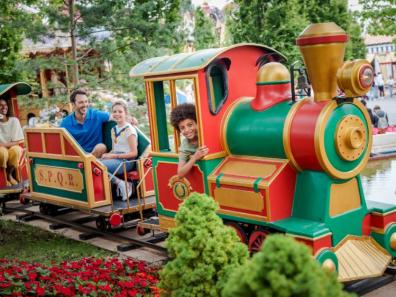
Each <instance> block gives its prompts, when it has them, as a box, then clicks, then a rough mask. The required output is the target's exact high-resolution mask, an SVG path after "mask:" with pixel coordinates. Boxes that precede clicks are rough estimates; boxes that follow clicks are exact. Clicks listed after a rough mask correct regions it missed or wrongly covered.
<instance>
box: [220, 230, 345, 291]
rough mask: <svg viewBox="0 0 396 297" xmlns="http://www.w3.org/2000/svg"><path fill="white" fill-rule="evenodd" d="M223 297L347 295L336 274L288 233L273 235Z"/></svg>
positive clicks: (236, 273) (239, 270) (237, 272)
mask: <svg viewBox="0 0 396 297" xmlns="http://www.w3.org/2000/svg"><path fill="white" fill-rule="evenodd" d="M222 296H223V297H234V296H244V297H255V296H260V297H289V296H290V297H291V296H304V297H321V296H323V297H333V296H334V297H346V296H350V295H349V294H348V293H346V292H343V291H342V288H341V284H340V283H338V282H337V279H336V275H335V274H333V273H328V272H325V271H324V270H323V269H322V268H321V267H320V266H319V265H318V264H317V262H315V261H314V259H313V258H312V256H311V254H310V252H309V249H308V248H307V247H306V246H304V245H302V244H299V243H297V242H296V241H295V240H294V239H292V238H290V237H286V236H284V235H272V236H269V237H268V238H267V239H266V240H265V242H264V245H263V247H262V248H261V250H260V251H259V252H258V253H257V254H255V255H254V256H253V257H252V259H251V260H250V261H249V262H247V263H246V264H245V265H243V266H241V267H239V268H237V269H236V270H235V271H234V272H233V274H232V275H231V277H230V278H229V280H228V283H227V284H226V286H225V288H224V290H223V292H222Z"/></svg>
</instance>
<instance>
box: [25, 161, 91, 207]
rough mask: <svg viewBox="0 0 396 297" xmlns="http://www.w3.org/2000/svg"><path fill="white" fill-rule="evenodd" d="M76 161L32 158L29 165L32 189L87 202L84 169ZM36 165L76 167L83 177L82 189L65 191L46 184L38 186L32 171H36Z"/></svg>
mask: <svg viewBox="0 0 396 297" xmlns="http://www.w3.org/2000/svg"><path fill="white" fill-rule="evenodd" d="M78 163H80V162H75V161H65V160H54V159H43V158H33V162H32V165H31V172H30V175H31V177H32V187H33V191H34V192H37V193H42V194H47V195H54V196H58V197H60V198H62V197H64V198H67V199H72V200H78V201H83V202H88V198H87V189H86V187H85V186H86V181H85V173H84V169H83V168H82V169H80V168H78ZM37 165H45V166H51V167H58V168H67V169H77V170H79V171H80V173H81V175H82V177H83V189H82V192H81V193H77V192H73V191H67V190H62V189H55V188H51V187H46V186H40V185H39V184H38V183H37V181H36V177H35V174H34V172H35V171H36V170H35V169H36V166H37Z"/></svg>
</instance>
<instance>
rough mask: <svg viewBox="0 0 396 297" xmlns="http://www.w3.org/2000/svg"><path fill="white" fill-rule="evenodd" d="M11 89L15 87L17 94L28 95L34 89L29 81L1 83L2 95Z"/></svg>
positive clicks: (0, 93)
mask: <svg viewBox="0 0 396 297" xmlns="http://www.w3.org/2000/svg"><path fill="white" fill-rule="evenodd" d="M11 89H14V90H15V91H16V93H17V95H27V94H29V93H30V92H31V91H32V88H31V87H30V86H29V85H28V84H27V83H23V82H17V83H13V84H4V85H0V96H1V95H3V94H5V93H6V92H8V91H9V90H11Z"/></svg>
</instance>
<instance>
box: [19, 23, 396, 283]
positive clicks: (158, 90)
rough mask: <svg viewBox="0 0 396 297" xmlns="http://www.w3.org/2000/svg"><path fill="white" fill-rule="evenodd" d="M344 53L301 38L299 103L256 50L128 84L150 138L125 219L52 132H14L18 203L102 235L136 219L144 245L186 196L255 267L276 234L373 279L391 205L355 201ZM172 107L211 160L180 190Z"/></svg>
mask: <svg viewBox="0 0 396 297" xmlns="http://www.w3.org/2000/svg"><path fill="white" fill-rule="evenodd" d="M347 41H348V35H347V34H346V33H345V31H344V30H342V29H341V28H340V27H339V26H337V25H336V24H334V23H319V24H311V25H309V26H308V27H307V28H306V29H305V30H304V31H303V32H302V33H301V34H300V35H299V37H298V38H297V39H296V45H297V46H298V47H299V49H300V52H301V54H302V59H303V62H304V68H301V69H303V71H302V70H301V69H299V73H300V74H301V73H306V82H309V83H310V85H311V87H312V94H310V92H307V94H306V95H303V96H302V98H297V97H298V96H296V94H297V93H299V92H296V91H295V89H296V85H295V79H294V70H292V71H290V70H289V69H288V68H287V67H286V66H285V61H286V60H287V59H286V57H285V56H284V55H283V54H282V53H280V52H278V51H277V50H275V49H273V48H271V47H268V46H264V45H260V44H249V43H244V44H236V45H232V46H229V47H224V48H212V49H204V50H198V51H195V52H192V53H180V54H176V55H172V56H164V57H155V58H151V59H148V60H144V61H142V62H140V63H139V64H137V65H135V66H134V67H133V68H132V69H131V71H130V77H132V78H135V77H140V78H143V79H144V82H145V90H146V100H147V108H148V116H149V124H150V140H148V139H147V141H145V142H146V145H144V148H142V149H141V150H143V151H145V153H144V154H143V153H142V154H141V156H142V158H140V159H139V164H140V165H139V166H138V171H137V172H134V173H129V175H131V176H134V179H135V180H137V181H138V184H139V185H140V186H141V187H140V189H141V190H139V191H138V193H139V194H138V197H137V198H136V201H137V202H135V203H136V207H135V208H133V210H128V211H124V210H125V209H126V207H125V206H122V207H120V208H118V207H116V206H115V205H116V203H115V201H114V199H113V196H112V194H113V193H112V191H111V188H110V186H109V181H108V177H107V170H106V168H104V167H103V166H102V165H101V164H100V163H99V162H98V161H97V160H95V158H94V157H93V156H92V155H90V154H86V153H85V152H83V151H82V150H81V148H80V147H79V145H78V144H77V143H76V141H75V140H74V139H73V138H72V137H71V136H70V135H69V134H68V133H67V131H66V130H64V129H62V128H48V129H39V128H37V129H35V128H33V129H26V130H25V143H26V160H27V162H26V164H27V171H28V176H29V182H30V193H24V194H23V197H25V198H28V199H32V200H36V201H40V202H41V203H42V205H43V206H42V208H43V211H44V212H48V207H49V208H50V205H58V206H59V205H61V206H68V207H73V208H77V209H81V210H83V211H88V212H93V213H95V214H99V215H100V218H101V219H100V220H99V221H97V225H98V227H101V228H103V226H108V224H110V225H112V226H117V225H119V224H120V223H121V222H122V221H123V220H125V219H126V217H127V216H128V215H132V214H135V213H139V214H140V218H141V220H140V222H139V224H138V228H137V230H138V232H139V234H144V233H146V232H147V231H150V230H160V231H164V232H168V231H169V229H171V228H172V227H174V226H175V215H176V213H177V211H178V207H179V205H180V204H181V203H183V201H184V200H185V199H186V198H187V197H188V196H189V195H190V193H192V192H199V193H206V194H207V195H209V196H211V197H213V199H214V200H215V201H216V202H217V203H218V205H219V210H218V215H219V216H220V217H221V218H222V219H223V221H224V223H225V224H226V225H228V226H230V227H231V228H233V229H234V230H235V232H236V234H237V235H238V237H239V238H240V240H241V241H242V242H244V243H246V244H247V245H248V247H249V250H250V251H251V252H252V253H254V252H256V251H257V250H259V249H260V247H261V245H262V243H263V242H264V240H265V238H266V237H267V236H268V235H269V234H271V233H283V234H287V235H288V236H291V237H293V238H295V239H296V240H298V241H300V242H302V243H304V244H306V245H308V246H309V247H310V248H311V251H312V255H313V257H314V258H315V259H316V260H317V261H318V262H319V263H320V264H321V265H322V266H323V267H324V269H328V270H331V271H336V272H337V273H338V278H339V280H340V281H343V282H347V281H353V280H358V279H363V278H368V277H374V276H379V275H382V274H383V273H384V271H385V269H386V268H387V266H388V265H389V264H390V263H391V261H393V260H394V258H395V256H396V223H395V222H396V205H390V204H385V203H379V202H374V201H368V200H366V199H365V196H364V193H363V189H362V183H361V178H360V175H359V174H360V172H361V171H362V170H363V168H364V167H365V166H366V164H367V162H368V159H369V156H370V151H371V146H372V127H371V124H370V119H369V115H368V112H367V110H366V108H365V107H364V106H363V105H362V104H361V103H360V101H359V99H358V97H359V96H362V95H364V94H365V93H367V91H368V90H369V88H370V87H371V84H372V81H373V77H374V72H373V69H372V67H371V65H370V64H369V63H368V62H367V61H365V60H353V61H345V62H344V52H345V47H346V43H347ZM303 78H304V77H303ZM299 81H300V79H299ZM301 81H302V80H301ZM341 91H342V92H341ZM341 93H342V95H339V94H341ZM299 94H300V95H301V93H299ZM183 102H191V103H193V104H194V105H195V108H196V116H197V124H198V142H199V146H203V145H205V146H207V147H208V148H209V151H210V153H209V154H208V155H206V156H205V157H204V158H203V159H201V160H199V161H197V162H196V163H195V165H194V166H193V168H192V170H191V171H190V172H189V173H188V174H187V175H186V176H185V177H183V178H180V177H179V176H178V175H177V166H178V153H179V146H180V143H181V136H180V135H179V133H178V131H176V130H175V129H173V128H172V127H171V126H170V123H169V112H170V111H171V110H172V108H174V107H175V106H176V105H178V104H180V103H183ZM105 131H108V129H107V130H106V129H105ZM104 137H105V138H106V135H104ZM140 139H146V138H144V137H140V135H139V146H140V145H141V143H140ZM128 203H129V202H128ZM127 208H128V209H130V207H127ZM142 209H148V210H154V209H155V211H156V216H155V217H150V216H145V215H143V214H142Z"/></svg>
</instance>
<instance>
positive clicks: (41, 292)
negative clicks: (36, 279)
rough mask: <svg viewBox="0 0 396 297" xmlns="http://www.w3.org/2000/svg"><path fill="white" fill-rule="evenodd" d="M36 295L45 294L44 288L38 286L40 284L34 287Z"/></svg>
mask: <svg viewBox="0 0 396 297" xmlns="http://www.w3.org/2000/svg"><path fill="white" fill-rule="evenodd" d="M36 295H37V296H44V295H45V289H44V288H42V287H40V286H37V288H36Z"/></svg>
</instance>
